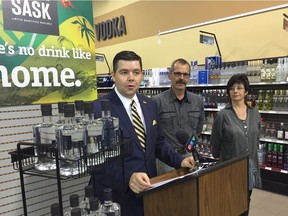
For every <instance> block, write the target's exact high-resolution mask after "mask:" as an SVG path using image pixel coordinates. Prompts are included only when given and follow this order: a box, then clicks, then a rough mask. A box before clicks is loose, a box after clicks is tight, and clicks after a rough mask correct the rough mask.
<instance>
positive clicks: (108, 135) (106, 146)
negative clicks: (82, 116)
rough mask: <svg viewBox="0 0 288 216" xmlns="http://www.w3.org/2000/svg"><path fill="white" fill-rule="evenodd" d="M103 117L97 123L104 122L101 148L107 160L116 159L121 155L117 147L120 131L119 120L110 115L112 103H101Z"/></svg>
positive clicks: (103, 101) (106, 101)
mask: <svg viewBox="0 0 288 216" xmlns="http://www.w3.org/2000/svg"><path fill="white" fill-rule="evenodd" d="M101 109H102V117H101V118H100V119H97V121H100V122H102V124H103V126H102V133H101V148H102V149H103V150H105V158H109V157H115V156H118V155H119V154H120V149H119V148H118V147H119V146H117V131H118V129H119V119H118V118H116V117H112V116H111V114H110V101H109V100H105V99H103V100H102V101H101Z"/></svg>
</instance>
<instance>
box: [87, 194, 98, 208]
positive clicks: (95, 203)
mask: <svg viewBox="0 0 288 216" xmlns="http://www.w3.org/2000/svg"><path fill="white" fill-rule="evenodd" d="M89 204H90V211H97V210H98V209H99V199H98V197H90V198H89Z"/></svg>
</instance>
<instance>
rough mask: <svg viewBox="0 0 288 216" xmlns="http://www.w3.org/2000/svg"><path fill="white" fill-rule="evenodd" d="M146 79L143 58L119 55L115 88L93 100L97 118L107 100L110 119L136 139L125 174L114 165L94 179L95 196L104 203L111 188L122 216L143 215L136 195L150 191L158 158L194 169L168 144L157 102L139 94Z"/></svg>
mask: <svg viewBox="0 0 288 216" xmlns="http://www.w3.org/2000/svg"><path fill="white" fill-rule="evenodd" d="M143 76H144V74H143V70H142V60H141V57H140V56H138V55H137V54H136V53H134V52H132V51H122V52H119V53H118V54H116V56H115V57H114V59H113V72H112V78H113V80H114V82H115V88H114V89H113V90H112V91H111V92H110V93H109V94H108V95H105V96H103V97H101V98H99V99H97V100H96V101H94V116H95V118H100V117H101V100H103V99H108V100H109V101H110V107H111V116H114V117H117V118H119V127H120V128H121V129H122V131H123V136H124V137H130V138H132V139H133V140H134V141H133V142H134V143H133V153H132V154H131V155H129V156H127V157H125V160H124V172H123V169H122V164H121V163H116V162H115V163H113V164H111V165H109V166H107V167H105V169H104V170H103V171H101V172H100V173H96V174H95V175H94V179H93V182H94V188H95V193H96V196H97V197H99V198H100V200H101V201H102V202H103V189H104V188H106V187H109V188H112V190H113V201H115V202H117V203H119V204H120V205H121V215H127V216H141V215H143V214H144V212H143V199H142V197H137V194H138V193H140V192H143V191H145V190H147V189H148V188H149V187H150V186H151V184H150V178H152V177H155V176H156V175H157V172H156V158H158V159H160V160H161V161H163V162H164V163H167V164H168V165H169V166H172V167H175V168H180V167H188V168H194V166H195V161H194V159H193V157H187V158H183V157H182V155H180V154H178V153H176V152H175V150H174V149H173V148H172V147H171V145H169V144H167V143H166V142H165V140H164V137H163V135H162V132H161V128H160V127H159V124H158V122H159V119H158V111H157V106H156V103H155V102H154V101H152V100H151V99H149V98H148V97H145V96H144V95H141V94H138V93H137V91H138V89H139V86H140V83H141V81H142V79H143ZM132 100H134V101H135V103H136V108H137V111H138V113H139V116H140V118H141V121H142V123H143V125H144V129H145V134H146V138H145V147H144V148H143V146H141V143H140V142H141V141H140V140H139V139H138V137H139V135H138V134H137V133H136V130H135V129H134V126H133V123H132V122H133V117H132V114H131V106H130V104H131V101H132ZM123 173H124V178H123ZM123 181H125V183H124V182H123Z"/></svg>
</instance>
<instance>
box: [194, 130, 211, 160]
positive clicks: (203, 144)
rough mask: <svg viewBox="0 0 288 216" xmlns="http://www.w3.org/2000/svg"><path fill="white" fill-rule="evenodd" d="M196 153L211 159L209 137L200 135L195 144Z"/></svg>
mask: <svg viewBox="0 0 288 216" xmlns="http://www.w3.org/2000/svg"><path fill="white" fill-rule="evenodd" d="M196 151H197V152H198V153H199V154H200V155H202V156H206V157H212V152H211V144H210V136H207V135H200V136H199V139H198V142H197V143H196Z"/></svg>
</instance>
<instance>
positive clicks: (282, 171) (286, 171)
mask: <svg viewBox="0 0 288 216" xmlns="http://www.w3.org/2000/svg"><path fill="white" fill-rule="evenodd" d="M280 172H281V173H286V174H287V173H288V170H282V169H281V171H280Z"/></svg>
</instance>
